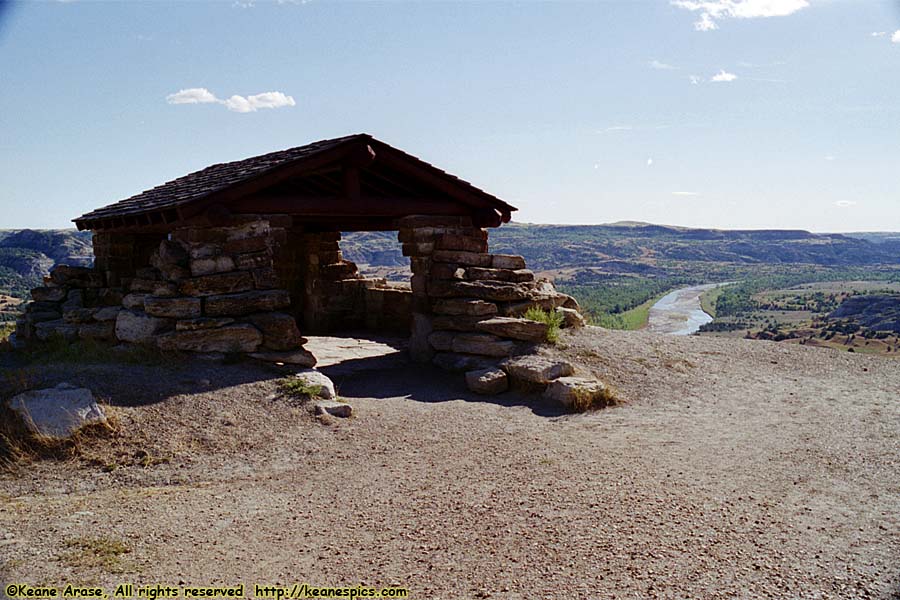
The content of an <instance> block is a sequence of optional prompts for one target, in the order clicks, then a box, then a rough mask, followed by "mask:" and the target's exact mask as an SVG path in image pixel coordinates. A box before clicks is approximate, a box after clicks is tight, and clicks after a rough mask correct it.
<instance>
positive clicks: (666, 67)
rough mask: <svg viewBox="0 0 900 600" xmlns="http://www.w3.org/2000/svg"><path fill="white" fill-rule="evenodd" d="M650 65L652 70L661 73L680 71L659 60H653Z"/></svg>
mask: <svg viewBox="0 0 900 600" xmlns="http://www.w3.org/2000/svg"><path fill="white" fill-rule="evenodd" d="M649 64H650V68H651V69H657V70H659V71H676V70H678V67H675V66H672V65H670V64H668V63H664V62H660V61H658V60H651V61H650V63H649Z"/></svg>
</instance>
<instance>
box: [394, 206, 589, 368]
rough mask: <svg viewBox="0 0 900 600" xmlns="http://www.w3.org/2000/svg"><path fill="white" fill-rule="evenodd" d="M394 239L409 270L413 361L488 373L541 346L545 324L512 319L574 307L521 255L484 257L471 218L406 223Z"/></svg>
mask: <svg viewBox="0 0 900 600" xmlns="http://www.w3.org/2000/svg"><path fill="white" fill-rule="evenodd" d="M398 237H399V240H400V242H402V243H403V254H404V255H405V256H409V257H410V263H411V266H412V293H413V324H412V336H411V338H410V354H411V356H412V358H413V360H416V361H419V362H427V361H429V360H430V361H432V362H433V363H434V364H436V365H438V366H440V367H442V368H445V369H448V370H454V371H468V370H473V369H478V368H486V367H487V366H491V365H493V364H495V363H496V362H497V361H499V360H500V359H501V358H503V357H506V356H510V355H512V354H514V353H516V352H518V351H519V350H521V349H523V348H524V345H525V344H528V343H533V342H539V341H542V339H541V336H542V335H544V336H545V335H546V326H543V327H542V326H541V325H542V324H539V323H537V322H535V321H528V320H525V319H520V318H517V317H520V316H521V315H523V314H524V313H525V312H526V311H527V310H528V309H529V308H532V307H538V308H541V309H543V310H556V309H557V308H558V307H563V306H568V307H570V308H577V304H576V303H575V301H574V299H573V298H571V297H570V296H567V295H565V294H560V293H559V292H557V291H556V290H555V289H554V288H553V285H552V284H551V283H550V282H549V281H535V278H534V274H533V273H532V272H531V271H529V270H528V269H526V268H525V260H524V259H523V258H522V257H521V256H514V255H503V254H489V253H488V233H487V231H486V230H484V229H482V228H479V227H473V226H472V223H471V220H470V219H469V218H468V217H432V216H413V217H407V218H405V219H403V220H402V221H401V223H400V232H399V236H398ZM499 317H506V318H505V319H504V318H499Z"/></svg>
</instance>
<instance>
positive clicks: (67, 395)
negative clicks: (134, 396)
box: [9, 383, 106, 439]
mask: <svg viewBox="0 0 900 600" xmlns="http://www.w3.org/2000/svg"><path fill="white" fill-rule="evenodd" d="M9 407H10V409H12V410H13V411H14V412H16V413H17V414H18V415H19V416H20V417H21V418H22V420H23V421H24V422H25V424H26V425H27V426H28V428H29V429H30V430H31V431H32V432H34V433H36V434H38V435H43V436H47V437H52V438H60V439H64V438H67V437H70V436H72V435H73V434H74V433H75V432H77V431H78V430H79V429H81V428H82V427H84V426H86V425H91V424H95V423H106V415H105V414H104V413H103V409H102V408H101V407H100V405H99V404H97V402H96V400H95V399H94V394H93V393H91V390H89V389H87V388H78V387H75V386H74V385H71V384H68V383H60V384H59V385H57V386H56V387H53V388H47V389H43V390H31V391H28V392H24V393H22V394H19V395H17V396H14V397H13V398H11V399H10V401H9Z"/></svg>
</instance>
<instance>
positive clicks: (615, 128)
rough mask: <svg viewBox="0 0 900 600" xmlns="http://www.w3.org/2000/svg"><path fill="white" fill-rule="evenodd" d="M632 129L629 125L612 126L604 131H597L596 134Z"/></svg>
mask: <svg viewBox="0 0 900 600" xmlns="http://www.w3.org/2000/svg"><path fill="white" fill-rule="evenodd" d="M632 129H634V127H632V126H631V125H613V126H612V127H607V128H606V129H598V130H597V133H610V132H612V131H631V130H632Z"/></svg>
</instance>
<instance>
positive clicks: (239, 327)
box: [16, 216, 315, 366]
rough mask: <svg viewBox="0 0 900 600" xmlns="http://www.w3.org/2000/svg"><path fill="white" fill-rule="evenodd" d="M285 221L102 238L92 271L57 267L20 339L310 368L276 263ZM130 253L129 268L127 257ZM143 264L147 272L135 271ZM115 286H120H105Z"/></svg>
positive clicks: (251, 221) (35, 295) (260, 220)
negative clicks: (141, 347)
mask: <svg viewBox="0 0 900 600" xmlns="http://www.w3.org/2000/svg"><path fill="white" fill-rule="evenodd" d="M289 224H290V219H289V218H284V217H277V216H276V217H268V218H255V217H254V218H250V217H248V218H236V219H233V220H232V223H231V224H230V225H228V226H222V227H199V226H197V227H185V228H180V229H176V230H174V231H173V232H172V234H171V235H170V236H168V239H162V240H161V241H160V240H159V237H157V238H156V240H155V243H154V244H153V246H152V249H151V248H150V247H149V246H150V243H148V242H149V238H146V237H144V238H142V239H141V240H140V241H141V243H140V244H136V243H135V241H134V240H133V239H131V238H134V237H135V236H130V235H119V234H114V233H104V234H98V236H97V237H98V239H97V243H96V246H97V247H98V248H99V249H100V255H99V256H98V264H96V265H95V268H94V269H77V268H73V267H57V268H56V269H54V271H53V273H51V276H50V277H49V278H48V279H47V282H46V287H43V288H38V289H36V290H34V291H33V292H32V296H33V298H34V299H35V302H33V303H32V304H31V305H29V307H28V308H27V312H26V319H24V320H23V321H24V322H23V323H21V324H20V327H19V328H17V332H16V333H17V339H21V340H31V339H35V338H36V339H38V340H46V339H49V338H50V337H51V336H53V335H60V336H62V337H64V338H66V339H75V338H76V337H81V338H94V339H100V340H108V341H113V342H114V341H118V342H126V343H133V344H153V345H156V346H158V347H159V348H160V349H163V350H182V351H189V352H201V353H245V354H249V355H250V356H252V357H255V358H259V359H263V360H269V361H278V362H285V363H291V364H300V365H304V366H312V365H313V364H315V359H314V358H313V357H312V355H311V354H310V353H309V352H307V351H306V350H304V349H303V344H304V343H305V342H306V340H305V339H304V338H302V337H301V336H300V332H299V330H298V328H297V324H296V321H295V320H294V317H293V316H291V315H290V314H288V313H286V312H283V310H285V309H289V307H290V304H291V301H290V294H289V293H288V291H287V290H284V289H279V287H278V278H277V276H276V273H275V270H274V268H273V256H274V254H275V252H276V248H277V246H278V245H279V244H280V243H283V242H284V241H285V240H286V231H285V229H286V227H288V226H289ZM129 244H131V247H132V248H133V250H134V252H135V254H134V256H133V257H132V258H131V262H129V263H126V262H125V260H124V259H125V258H126V257H124V256H119V255H118V254H124V253H125V249H126V248H127V247H128V246H129ZM140 264H143V265H144V266H138V265H140ZM111 279H114V280H115V281H116V283H117V284H118V287H107V283H108V281H109V280H111Z"/></svg>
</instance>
